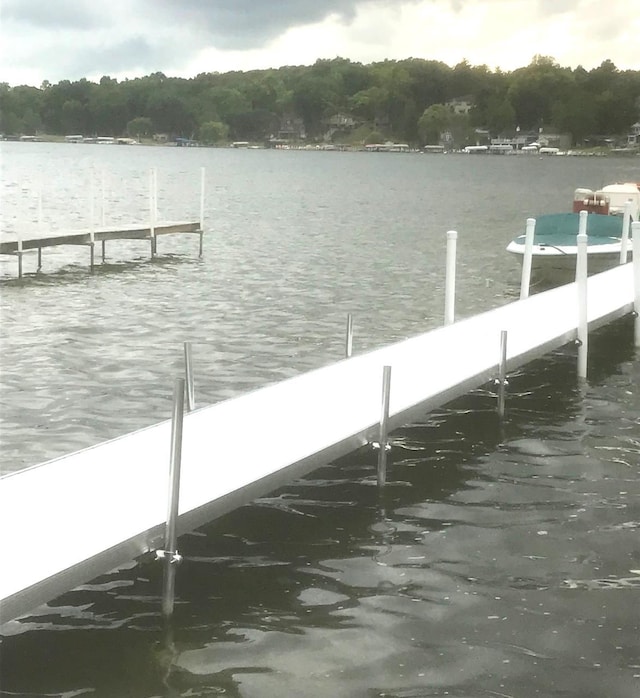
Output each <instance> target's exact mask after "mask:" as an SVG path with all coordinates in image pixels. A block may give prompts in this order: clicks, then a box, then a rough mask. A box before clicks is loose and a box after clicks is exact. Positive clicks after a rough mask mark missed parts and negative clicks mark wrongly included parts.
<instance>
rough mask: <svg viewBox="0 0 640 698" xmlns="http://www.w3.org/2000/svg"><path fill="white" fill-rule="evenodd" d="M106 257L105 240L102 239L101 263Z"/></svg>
mask: <svg viewBox="0 0 640 698" xmlns="http://www.w3.org/2000/svg"><path fill="white" fill-rule="evenodd" d="M106 258H107V241H106V240H103V241H102V263H103V264H104V262H105V260H106Z"/></svg>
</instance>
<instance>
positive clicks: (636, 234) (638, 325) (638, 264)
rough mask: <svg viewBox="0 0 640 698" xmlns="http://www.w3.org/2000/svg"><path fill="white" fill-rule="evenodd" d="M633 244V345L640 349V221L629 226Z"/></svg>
mask: <svg viewBox="0 0 640 698" xmlns="http://www.w3.org/2000/svg"><path fill="white" fill-rule="evenodd" d="M631 236H632V242H633V298H634V300H633V307H634V309H635V314H636V320H635V333H634V334H635V345H636V346H637V347H640V221H634V222H633V223H632V224H631Z"/></svg>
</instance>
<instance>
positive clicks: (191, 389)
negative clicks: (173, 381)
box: [184, 342, 195, 412]
mask: <svg viewBox="0 0 640 698" xmlns="http://www.w3.org/2000/svg"><path fill="white" fill-rule="evenodd" d="M184 373H185V380H186V385H187V411H188V412H191V411H192V410H193V408H194V407H195V382H194V379H193V360H192V356H191V342H185V343H184Z"/></svg>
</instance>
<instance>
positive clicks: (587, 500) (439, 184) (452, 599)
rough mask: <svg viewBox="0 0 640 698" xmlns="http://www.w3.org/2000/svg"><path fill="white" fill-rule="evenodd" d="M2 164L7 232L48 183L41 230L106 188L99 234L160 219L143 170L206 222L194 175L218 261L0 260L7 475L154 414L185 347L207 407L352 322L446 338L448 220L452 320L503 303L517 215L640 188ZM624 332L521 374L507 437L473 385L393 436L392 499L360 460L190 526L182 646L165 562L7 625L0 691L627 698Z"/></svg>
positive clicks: (189, 253) (332, 345) (480, 164)
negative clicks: (164, 591)
mask: <svg viewBox="0 0 640 698" xmlns="http://www.w3.org/2000/svg"><path fill="white" fill-rule="evenodd" d="M2 148H3V150H2V153H1V154H2V158H3V179H4V187H5V189H4V192H3V199H4V200H5V201H6V202H7V203H6V204H3V213H2V222H3V226H4V227H5V229H6V228H9V229H10V228H11V227H12V226H13V227H15V226H16V225H18V224H19V223H24V222H25V221H28V220H32V221H37V220H38V211H37V208H38V207H37V201H36V199H37V197H36V195H35V194H34V192H36V193H37V191H38V190H39V189H41V190H42V192H43V205H42V209H43V212H42V218H43V220H46V219H50V220H54V221H56V222H60V225H61V226H63V225H65V224H66V225H71V224H75V225H76V226H81V225H84V224H86V211H87V208H88V205H87V196H86V193H87V190H88V188H90V181H91V177H90V173H91V171H92V170H93V171H95V172H96V176H95V177H94V181H96V182H98V185H96V187H95V190H96V191H97V190H99V189H100V188H101V182H102V178H103V175H102V172H104V171H106V172H108V175H104V179H105V182H107V183H105V186H104V189H105V199H106V200H107V201H108V202H109V207H108V209H109V211H108V212H109V216H110V218H109V220H108V221H107V222H110V221H111V220H118V217H120V219H121V220H128V218H131V217H132V216H139V217H140V220H144V216H145V215H146V214H145V206H146V195H147V194H146V186H147V183H146V172H147V170H148V168H149V167H157V168H158V178H159V185H160V192H161V193H160V202H159V207H160V209H161V211H163V212H164V214H165V216H166V217H168V218H183V217H187V218H191V217H193V218H194V219H197V217H198V209H199V200H198V176H199V173H198V168H199V167H201V166H206V167H207V188H208V198H207V221H208V223H207V227H208V231H209V232H208V234H207V236H206V238H205V254H204V257H203V259H202V260H199V259H198V258H197V242H196V241H195V238H194V239H193V240H189V239H184V240H179V239H178V240H172V241H170V240H166V241H165V239H162V240H161V241H160V243H159V244H160V245H161V246H162V247H164V248H165V249H164V251H165V252H167V253H168V254H167V255H166V256H163V257H162V258H159V259H158V260H156V261H154V262H150V261H149V260H148V249H147V248H146V246H145V245H143V244H141V243H117V244H116V243H114V245H113V249H112V250H111V251H110V254H111V255H113V256H112V257H110V258H109V263H108V264H107V265H106V266H105V267H104V268H102V269H100V270H99V271H97V272H96V273H95V274H93V275H90V274H89V273H88V271H87V259H86V257H87V252H86V250H71V251H69V250H62V249H60V250H59V251H56V252H45V255H44V261H45V270H44V271H45V274H44V275H38V276H36V275H34V274H30V275H28V276H27V278H26V279H25V280H24V281H23V282H18V281H16V280H15V279H12V276H15V260H11V259H8V260H3V261H2V267H1V271H2V275H3V276H2V278H3V281H2V288H1V292H2V295H1V303H2V305H1V311H2V353H1V355H0V356H1V364H0V366H1V369H2V372H1V381H2V394H1V396H0V399H1V400H2V403H1V409H2V412H1V424H0V426H1V428H2V431H1V436H2V468H3V470H4V471H10V470H15V469H19V468H21V467H25V466H26V465H29V464H32V463H34V462H39V461H42V460H45V459H47V458H51V457H54V456H56V455H59V454H61V453H65V452H67V451H69V450H72V449H76V448H80V447H83V446H86V445H90V444H92V443H95V442H97V441H100V440H102V439H104V438H108V437H110V436H113V435H116V434H119V433H123V432H126V431H130V430H131V429H134V428H136V427H139V426H143V425H145V424H150V423H153V422H154V421H157V420H159V419H164V418H167V417H168V416H169V413H170V394H171V384H172V377H173V376H174V375H175V374H176V373H177V372H179V371H180V370H181V351H182V347H181V343H182V341H184V340H185V339H190V340H192V341H194V342H195V360H196V361H195V363H196V369H197V399H198V402H199V404H205V403H207V402H211V401H214V400H220V399H224V398H226V397H228V396H230V395H234V394H237V393H239V392H242V391H245V390H247V389H250V388H252V387H255V386H257V385H262V384H264V383H267V382H270V381H274V380H279V379H281V378H283V377H286V376H288V375H293V374H295V373H298V372H300V371H303V370H307V369H309V368H313V367H316V366H320V365H323V364H326V363H328V362H330V361H333V360H335V359H337V358H339V357H340V356H341V353H342V351H343V348H342V345H343V336H342V335H343V331H344V320H345V317H346V314H347V313H348V312H352V313H353V314H354V317H355V324H356V328H355V329H356V339H355V349H356V351H362V350H363V349H366V348H370V347H374V346H379V345H381V344H384V343H388V342H391V341H393V340H395V339H398V338H400V337H404V336H409V335H412V334H416V333H418V332H421V331H424V330H426V329H429V328H430V327H435V326H437V325H438V324H439V323H440V322H441V318H442V304H443V293H442V284H443V278H444V275H443V269H442V267H443V261H444V233H445V231H446V230H447V229H450V228H453V229H457V230H458V231H459V235H460V240H459V278H458V315H459V316H461V317H462V316H466V315H469V314H472V313H475V312H478V311H480V310H484V309H487V308H490V307H494V306H495V305H497V304H500V303H505V302H509V301H510V300H512V299H514V298H515V297H516V296H517V293H518V288H517V282H518V273H517V269H516V267H515V265H514V263H513V262H512V260H511V259H509V258H507V257H506V253H504V246H505V245H506V243H507V242H508V241H509V239H510V238H511V237H512V236H513V234H514V231H519V230H520V228H522V226H523V221H524V219H525V218H526V217H527V216H529V215H535V214H536V213H543V212H548V211H553V210H559V209H563V208H566V207H567V205H568V202H569V201H570V197H571V194H572V191H573V189H574V188H575V187H576V186H585V185H586V186H590V185H591V186H594V187H596V186H599V185H601V184H603V183H606V182H608V181H614V180H632V181H635V180H637V179H638V176H637V167H636V170H635V172H634V169H633V167H632V164H633V163H632V162H631V161H625V160H599V159H598V160H591V159H589V160H582V159H580V160H578V159H570V158H568V159H564V158H549V159H545V160H539V159H537V158H532V159H530V158H519V157H518V158H516V157H512V158H508V157H486V158H485V157H480V158H475V157H473V156H471V157H463V156H460V157H456V156H451V157H450V156H417V155H416V156H413V155H406V156H405V155H402V154H397V155H396V154H377V155H376V154H362V155H360V154H346V153H306V152H302V153H298V152H263V151H240V152H238V151H209V150H202V151H201V150H187V151H182V150H181V149H175V150H174V149H164V148H154V149H150V148H139V149H136V148H119V147H118V148H116V147H113V148H105V147H98V146H86V147H85V146H67V145H60V146H49V145H45V144H2ZM100 193H101V192H100ZM96 199H101V196H96ZM47 204H48V205H47ZM98 209H99V206H97V205H95V204H94V215H96V216H100V215H101V213H100V212H99V211H98ZM29 217H31V218H29ZM165 246H166V247H165ZM25 267H26V268H29V262H26V263H25ZM32 268H33V269H35V263H34V264H33V267H32ZM632 334H633V333H632V324H631V322H630V321H622V322H619V323H616V324H615V325H614V326H612V327H609V328H606V329H604V330H601V331H600V332H598V333H597V335H596V336H594V337H593V339H592V341H591V342H590V352H591V355H590V366H589V370H590V378H589V381H588V382H587V383H586V384H580V383H579V382H578V380H577V379H576V373H575V364H576V358H575V351H574V349H573V348H571V347H567V348H566V349H564V350H562V351H559V352H557V353H555V354H554V355H552V356H550V357H548V358H546V359H545V360H544V361H538V362H536V363H533V364H531V365H530V366H528V367H527V368H526V369H524V370H522V371H520V372H519V373H517V374H516V375H512V376H510V385H509V399H508V415H507V420H506V421H505V422H504V423H503V424H500V423H499V421H498V420H497V418H496V416H495V398H494V397H493V396H492V395H491V394H490V392H489V391H488V390H479V391H476V392H474V393H473V394H471V395H469V396H466V397H465V398H463V399H461V400H459V401H457V402H456V403H454V404H452V405H449V406H447V407H446V408H445V409H443V410H441V411H438V412H437V413H431V414H428V415H427V414H425V415H424V418H423V419H421V420H420V421H419V422H418V423H416V424H413V425H410V426H406V427H404V428H403V429H400V430H398V431H397V432H394V434H393V439H392V442H393V449H392V451H391V454H390V459H391V464H392V466H391V469H390V477H389V485H388V487H387V488H386V489H385V491H384V492H382V493H380V492H378V490H377V488H376V487H375V479H374V473H375V457H376V456H375V453H373V452H371V451H369V450H368V449H363V450H362V451H359V452H356V453H354V454H351V455H350V456H348V457H346V458H344V459H341V460H340V461H338V462H335V463H327V464H326V466H325V467H323V468H320V469H318V470H316V471H315V472H314V473H312V474H311V475H310V476H309V477H307V478H306V479H304V480H301V481H297V482H294V483H291V484H290V485H289V486H288V487H286V488H284V489H283V490H280V491H278V492H274V493H272V495H271V496H270V497H266V498H263V499H261V500H259V501H257V502H255V503H254V504H252V505H251V506H247V507H243V508H242V509H240V510H238V511H236V512H234V513H233V514H231V515H229V516H226V517H224V518H222V519H220V520H218V521H215V522H212V523H211V524H209V525H208V526H206V527H204V528H203V529H200V530H199V531H197V532H194V533H193V534H190V535H187V536H184V537H183V538H182V539H181V540H180V550H181V553H183V554H184V556H185V561H184V563H183V565H182V566H181V568H180V570H179V573H178V583H177V587H178V595H179V602H178V605H177V607H176V614H175V618H174V621H173V623H172V625H171V627H170V628H165V627H163V624H162V621H161V618H160V614H159V593H160V588H161V570H160V568H159V566H158V565H157V563H155V562H154V561H153V560H151V559H143V560H140V561H138V562H137V563H132V564H131V565H130V566H129V567H128V568H127V569H123V570H119V571H116V572H113V573H111V574H109V575H105V576H104V577H102V578H100V579H97V580H94V582H92V583H91V584H87V585H85V586H83V587H81V588H80V589H76V590H74V591H72V592H70V593H68V594H65V595H64V596H63V597H61V598H59V599H57V600H56V601H54V602H52V603H50V604H49V605H48V606H46V607H43V608H40V609H37V610H36V611H34V613H33V614H32V615H31V616H29V617H27V618H25V619H23V620H21V621H15V622H11V623H8V624H6V625H5V626H3V628H2V631H3V635H2V644H1V645H0V652H1V661H2V665H1V673H0V692H1V693H2V695H7V696H9V695H22V696H32V695H35V696H43V695H47V696H65V697H75V696H81V695H87V696H100V697H102V696H105V697H111V696H113V697H115V698H117V697H119V696H132V697H133V696H135V697H136V698H137V697H141V698H142V697H151V696H217V695H228V696H241V697H242V698H248V697H258V698H261V697H263V696H264V697H270V696H366V697H367V698H370V697H381V696H395V697H397V698H417V697H419V696H453V697H454V698H462V697H464V698H472V697H475V696H482V697H484V696H508V697H512V698H516V697H518V698H521V697H525V696H563V697H564V696H576V697H579V696H587V697H593V698H596V697H598V698H600V697H603V698H606V697H609V696H611V697H613V698H627V697H629V698H631V697H633V698H635V697H636V696H638V695H640V639H639V638H640V636H639V634H638V625H639V622H640V593H639V592H640V548H639V545H638V537H639V534H640V503H639V502H640V500H639V495H640V483H639V477H638V476H639V471H640V396H639V393H638V385H639V381H640V362H639V361H638V358H639V356H638V352H637V350H636V349H635V348H634V347H633V336H632ZM470 351H472V347H470ZM247 438H248V439H249V438H251V425H247ZM238 448H242V444H238ZM219 467H224V464H220V465H219ZM52 496H55V494H54V493H53V494H52ZM87 496H93V497H99V496H100V493H99V492H93V493H91V492H90V493H87ZM79 525H81V522H79ZM42 526H43V544H47V541H46V522H44V521H43V522H42ZM4 564H10V561H3V565H4Z"/></svg>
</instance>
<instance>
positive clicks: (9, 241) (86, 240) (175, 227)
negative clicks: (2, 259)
mask: <svg viewBox="0 0 640 698" xmlns="http://www.w3.org/2000/svg"><path fill="white" fill-rule="evenodd" d="M177 233H187V234H190V233H195V234H198V235H199V236H200V255H202V236H203V226H202V224H201V222H198V221H173V222H163V223H159V224H157V225H153V226H152V225H135V224H134V225H129V226H108V227H100V228H92V229H86V230H73V231H53V232H49V233H46V234H43V235H33V234H29V235H18V234H16V233H2V235H0V255H16V256H17V257H18V277H19V278H21V277H22V255H23V254H24V253H25V252H27V251H30V250H37V252H38V270H40V268H41V267H42V250H43V249H44V248H47V247H58V246H60V245H85V246H88V247H90V249H91V258H90V266H91V268H93V264H94V246H95V245H96V243H98V242H100V243H102V261H104V259H105V245H106V243H107V241H110V240H149V241H150V244H151V255H152V256H153V255H155V254H156V251H157V248H156V241H157V238H158V237H159V236H161V235H169V234H177Z"/></svg>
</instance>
